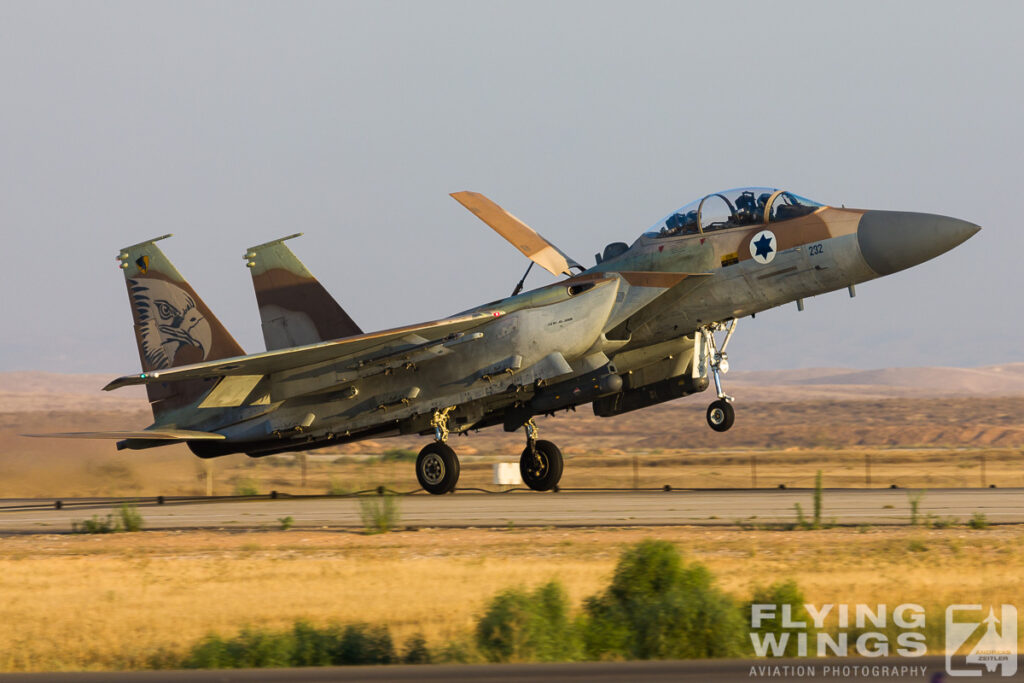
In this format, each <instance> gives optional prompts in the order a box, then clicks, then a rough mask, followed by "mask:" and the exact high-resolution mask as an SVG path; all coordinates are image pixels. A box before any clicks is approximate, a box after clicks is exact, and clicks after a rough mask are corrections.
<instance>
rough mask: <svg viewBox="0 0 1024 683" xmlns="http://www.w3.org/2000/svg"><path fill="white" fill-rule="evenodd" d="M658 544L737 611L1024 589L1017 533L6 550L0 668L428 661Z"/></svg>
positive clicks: (597, 535)
mask: <svg viewBox="0 0 1024 683" xmlns="http://www.w3.org/2000/svg"><path fill="white" fill-rule="evenodd" d="M650 537H653V538H663V539H667V540H670V541H673V542H674V543H676V544H678V546H679V547H680V548H681V549H683V550H684V551H686V552H687V553H688V554H689V555H690V556H691V557H695V558H697V559H699V560H701V561H703V562H705V563H706V564H707V565H708V566H709V567H710V568H711V569H712V571H714V573H715V574H716V576H718V578H719V582H720V583H721V585H722V586H723V587H724V588H725V589H726V590H728V591H729V592H731V593H732V594H733V595H735V596H737V597H739V598H744V597H746V596H748V595H749V593H750V591H751V588H752V587H753V586H754V585H756V584H759V583H765V582H770V581H773V580H776V579H782V578H789V577H792V578H794V579H796V580H797V582H798V583H799V585H800V586H801V587H802V588H803V589H804V591H805V593H806V597H807V599H808V600H809V601H811V602H815V603H819V604H820V603H825V602H833V603H855V602H861V601H865V602H869V603H872V604H874V603H888V604H891V605H895V604H898V603H900V602H904V601H913V602H918V603H920V604H923V605H925V606H926V607H927V606H937V605H945V604H946V603H947V602H953V601H958V602H964V601H967V602H981V603H989V602H992V603H1001V602H1017V603H1019V602H1020V586H1021V585H1024V527H1020V526H1004V527H999V528H995V529H991V530H988V531H968V530H966V529H963V528H956V529H942V530H937V529H932V530H925V529H891V528H890V529H884V530H882V529H862V530H859V531H858V530H851V529H831V530H824V531H810V532H772V531H742V530H738V529H704V528H700V529H698V528H691V527H680V528H671V529H666V528H658V529H602V530H596V529H577V530H539V529H530V530H517V529H508V530H423V531H419V532H404V533H397V534H386V535H380V536H362V535H356V534H347V533H333V532H315V531H296V530H293V531H288V532H262V533H256V532H250V533H224V532H180V533H174V532H145V533H141V534H132V535H120V536H102V537H98V536H97V537H76V536H23V537H8V538H5V539H3V541H2V545H0V587H2V591H3V596H4V600H3V601H2V603H0V669H3V670H7V671H12V670H15V671H33V670H35V671H39V670H58V669H83V668H91V669H103V668H122V667H133V666H140V665H142V664H143V663H144V661H145V659H146V657H147V656H148V655H149V654H151V653H152V652H154V651H155V650H157V649H159V648H167V649H170V650H172V651H177V652H181V651H184V650H185V649H186V648H187V647H188V646H189V645H190V644H192V643H193V642H195V640H196V639H198V638H199V637H201V636H203V635H204V634H206V633H207V632H209V631H211V630H212V631H218V632H220V633H222V634H225V635H227V634H231V633H233V632H235V631H237V630H238V628H240V627H241V626H243V625H245V624H251V625H260V626H267V627H286V626H289V625H290V624H291V622H292V621H293V620H295V619H297V618H306V619H310V620H312V621H314V622H316V623H326V622H328V621H331V620H338V621H342V622H348V621H369V622H377V623H385V624H387V625H389V626H390V627H391V629H392V633H393V634H394V635H395V636H396V638H397V640H398V641H399V642H401V641H403V640H404V639H405V638H406V637H408V636H409V635H411V634H413V633H415V632H417V631H422V632H423V633H424V634H425V635H426V637H427V639H428V641H429V642H430V643H432V644H435V645H436V644H438V643H440V642H443V641H445V640H446V639H449V638H452V637H456V636H459V635H461V634H462V633H464V632H465V631H466V630H467V629H469V628H470V627H471V625H472V624H473V620H474V618H475V617H476V616H477V614H478V613H479V612H480V611H481V608H482V606H483V604H484V602H485V601H486V600H487V599H488V598H489V597H490V596H492V595H493V594H494V593H495V592H497V591H499V590H502V589H504V588H506V587H509V586H512V585H516V584H519V585H526V586H532V585H535V584H537V583H540V582H543V581H546V580H548V579H551V578H557V579H558V580H560V581H561V582H563V584H564V585H565V586H566V588H567V589H568V592H569V595H570V596H571V599H572V600H573V602H574V603H575V604H579V603H580V601H582V599H583V598H584V597H586V596H587V595H590V594H593V593H595V592H597V591H598V590H599V589H600V588H601V587H603V586H604V585H605V583H606V582H607V580H608V579H609V576H610V573H611V571H612V569H613V567H614V563H615V560H616V557H617V555H618V552H619V551H620V550H621V548H622V547H623V546H624V545H625V544H628V543H633V542H636V541H638V540H640V539H642V538H650ZM911 548H914V549H915V550H914V551H912V550H911ZM1022 633H1024V631H1022Z"/></svg>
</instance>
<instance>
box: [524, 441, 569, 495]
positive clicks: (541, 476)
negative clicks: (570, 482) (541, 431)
mask: <svg viewBox="0 0 1024 683" xmlns="http://www.w3.org/2000/svg"><path fill="white" fill-rule="evenodd" d="M563 465H564V463H563V462H562V451H560V450H558V446H556V445H555V444H553V443H551V442H550V441H544V440H538V441H536V442H535V443H534V444H533V448H532V449H531V448H530V447H529V446H527V447H526V448H525V449H524V450H523V454H522V456H520V458H519V473H520V474H521V475H523V483H525V484H526V485H527V486H529V487H530V488H531V489H533V490H534V491H550V490H551V489H553V488H555V486H557V485H558V481H559V480H560V479H561V478H562V467H563Z"/></svg>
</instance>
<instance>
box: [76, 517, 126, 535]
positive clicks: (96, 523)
mask: <svg viewBox="0 0 1024 683" xmlns="http://www.w3.org/2000/svg"><path fill="white" fill-rule="evenodd" d="M117 530H118V526H117V520H115V519H114V516H113V515H107V516H106V518H105V519H104V518H101V517H100V516H99V515H93V516H92V519H86V520H84V521H82V522H71V533H73V534H112V533H114V532H115V531H117Z"/></svg>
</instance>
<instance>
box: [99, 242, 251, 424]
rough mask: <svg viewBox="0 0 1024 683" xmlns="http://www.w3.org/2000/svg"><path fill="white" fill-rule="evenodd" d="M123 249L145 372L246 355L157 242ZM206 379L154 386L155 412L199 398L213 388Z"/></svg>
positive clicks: (150, 389) (151, 387)
mask: <svg viewBox="0 0 1024 683" xmlns="http://www.w3.org/2000/svg"><path fill="white" fill-rule="evenodd" d="M168 237H170V235H164V236H163V237H157V238H155V239H151V240H147V241H145V242H140V243H139V244H133V245H132V246H130V247H125V248H123V249H121V252H120V253H119V254H118V260H119V261H120V263H121V269H122V270H123V271H124V277H125V281H126V283H127V285H128V300H129V303H130V304H131V307H132V319H133V320H134V321H135V341H136V342H137V343H138V346H139V358H140V360H141V361H142V370H143V371H144V372H149V371H150V370H163V369H166V368H173V367H177V366H179V365H188V364H189V363H199V362H201V361H204V360H217V359H219V358H231V357H233V356H243V355H245V351H243V350H242V347H241V346H239V345H238V342H236V341H235V340H234V338H233V337H232V336H231V334H230V333H229V332H228V331H227V330H226V329H224V326H223V325H222V324H221V322H220V321H219V320H217V316H215V315H214V314H213V313H212V312H211V311H210V309H209V308H208V307H207V306H206V304H205V303H204V302H203V300H202V299H200V298H199V295H198V294H196V292H195V290H194V289H192V286H191V285H189V284H188V283H187V282H186V281H185V278H183V277H182V276H181V273H179V272H178V270H177V269H176V268H175V267H174V266H173V265H171V262H170V261H169V260H167V257H166V256H164V253H163V252H162V251H160V248H159V247H157V246H156V244H155V243H156V242H158V241H159V240H162V239H166V238H168ZM210 386H211V385H210V384H209V383H208V382H206V381H204V380H199V381H189V382H171V383H168V384H149V385H147V386H146V390H147V392H148V394H149V401H150V403H152V404H153V416H154V417H155V418H157V419H159V418H160V416H161V415H164V414H166V413H167V412H169V411H171V410H174V409H176V408H179V407H182V406H185V405H188V404H190V403H192V402H194V401H196V400H197V399H198V398H199V397H200V396H202V394H203V393H205V392H206V391H207V390H209V389H210Z"/></svg>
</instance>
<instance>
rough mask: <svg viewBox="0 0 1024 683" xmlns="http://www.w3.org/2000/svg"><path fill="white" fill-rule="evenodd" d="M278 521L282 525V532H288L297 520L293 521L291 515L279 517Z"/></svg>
mask: <svg viewBox="0 0 1024 683" xmlns="http://www.w3.org/2000/svg"><path fill="white" fill-rule="evenodd" d="M277 521H278V523H279V524H280V525H281V531H288V530H289V529H291V528H292V525H293V524H295V520H294V519H292V516H291V515H288V516H287V517H278V518H277Z"/></svg>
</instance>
